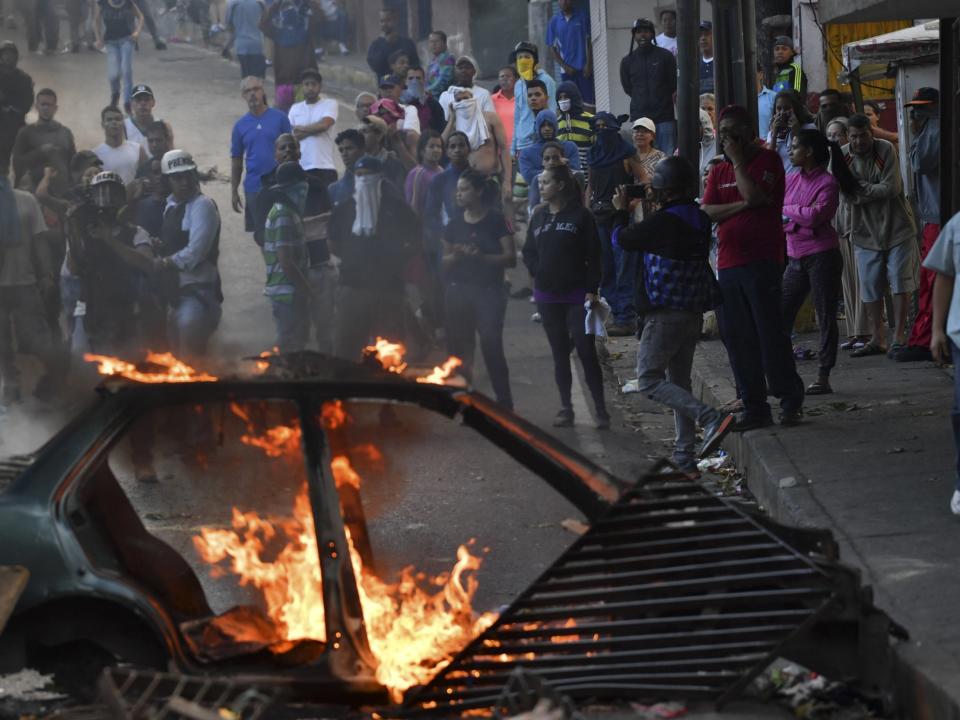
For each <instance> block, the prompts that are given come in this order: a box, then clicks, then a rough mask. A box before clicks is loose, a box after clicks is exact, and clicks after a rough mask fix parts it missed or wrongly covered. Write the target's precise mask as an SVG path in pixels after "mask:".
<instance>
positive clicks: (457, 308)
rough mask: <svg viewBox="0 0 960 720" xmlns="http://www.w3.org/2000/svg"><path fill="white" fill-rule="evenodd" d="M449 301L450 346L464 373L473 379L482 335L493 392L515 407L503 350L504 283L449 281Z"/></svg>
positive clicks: (505, 302) (505, 308)
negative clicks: (478, 283)
mask: <svg viewBox="0 0 960 720" xmlns="http://www.w3.org/2000/svg"><path fill="white" fill-rule="evenodd" d="M446 300H447V302H446V313H445V316H444V319H445V320H446V326H447V328H446V329H447V349H448V350H449V351H450V354H451V355H456V356H457V357H459V358H460V359H461V360H463V375H464V377H466V378H467V379H468V380H471V379H472V374H473V366H474V364H473V357H474V353H475V350H476V338H477V337H478V336H479V338H480V352H481V353H483V364H484V365H486V367H487V375H489V376H490V384H491V385H493V394H494V395H495V396H496V398H497V402H498V403H500V404H501V405H503V406H504V407H507V408H510V409H511V410H512V409H513V395H512V394H511V392H510V370H509V369H508V367H507V358H506V355H505V354H504V352H503V321H504V318H505V316H506V313H507V293H506V291H505V290H504V288H503V285H497V286H495V287H484V286H482V285H471V284H468V283H460V284H455V283H449V284H448V285H447V295H446Z"/></svg>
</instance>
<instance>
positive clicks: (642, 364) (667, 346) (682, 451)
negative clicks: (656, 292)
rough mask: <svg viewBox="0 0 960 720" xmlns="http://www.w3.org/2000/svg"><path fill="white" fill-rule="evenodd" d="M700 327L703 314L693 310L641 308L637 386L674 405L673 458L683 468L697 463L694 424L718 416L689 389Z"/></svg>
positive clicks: (654, 397) (651, 395)
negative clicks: (641, 323) (674, 437)
mask: <svg viewBox="0 0 960 720" xmlns="http://www.w3.org/2000/svg"><path fill="white" fill-rule="evenodd" d="M702 326H703V315H702V313H698V312H690V311H688V310H669V309H663V310H654V311H652V312H648V313H645V314H644V318H643V330H642V331H641V334H640V346H639V347H638V348H637V385H638V387H639V389H640V392H642V393H643V394H644V395H646V396H647V397H648V398H650V399H651V400H654V401H656V402H658V403H661V404H663V405H666V406H667V407H669V408H672V409H673V421H674V427H675V428H676V440H675V441H674V449H673V460H674V462H675V463H676V464H677V465H678V466H679V467H680V468H681V469H684V470H687V469H689V468H690V466H691V465H695V464H696V447H695V444H696V433H697V423H700V426H701V427H705V426H706V425H707V424H709V423H711V422H714V421H715V420H717V418H719V417H720V413H719V412H717V411H716V410H715V409H713V408H712V407H710V406H709V405H706V404H704V403H702V402H700V401H699V400H697V398H695V397H694V396H693V395H692V394H691V388H692V383H691V380H690V373H691V370H692V369H693V354H694V352H695V351H696V349H697V340H699V339H700V329H701V327H702Z"/></svg>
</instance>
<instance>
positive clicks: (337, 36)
mask: <svg viewBox="0 0 960 720" xmlns="http://www.w3.org/2000/svg"><path fill="white" fill-rule="evenodd" d="M347 32H348V28H347V13H346V11H345V10H344V9H343V8H337V14H336V16H335V17H334V18H333V20H327V19H326V18H324V19H323V21H322V22H321V23H320V39H322V40H336V41H337V42H338V43H343V44H344V45H346V44H347Z"/></svg>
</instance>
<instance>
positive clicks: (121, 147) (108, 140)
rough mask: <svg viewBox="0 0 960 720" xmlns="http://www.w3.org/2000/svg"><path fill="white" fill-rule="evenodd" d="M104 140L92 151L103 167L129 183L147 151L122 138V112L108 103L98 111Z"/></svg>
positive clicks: (137, 144)
mask: <svg viewBox="0 0 960 720" xmlns="http://www.w3.org/2000/svg"><path fill="white" fill-rule="evenodd" d="M100 124H101V126H102V127H103V136H104V142H103V143H102V144H100V145H97V146H96V147H95V148H94V149H93V152H94V153H96V155H97V157H98V158H100V161H101V162H102V163H103V169H104V170H109V171H111V172H115V173H116V174H117V175H119V176H120V179H121V180H123V183H124V185H129V184H130V183H132V182H133V180H134V178H136V177H137V168H139V167H140V164H141V163H144V162H146V160H147V151H146V150H144V149H143V146H142V145H140V144H139V143H135V142H132V141H130V140H127V139H125V138H124V129H123V113H122V112H121V111H120V110H119V108H117V107H115V106H114V105H108V106H107V107H105V108H104V109H103V110H102V111H101V113H100Z"/></svg>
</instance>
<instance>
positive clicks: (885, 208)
mask: <svg viewBox="0 0 960 720" xmlns="http://www.w3.org/2000/svg"><path fill="white" fill-rule="evenodd" d="M847 124H848V125H849V127H850V133H849V137H850V142H849V144H848V145H847V146H846V147H844V149H843V155H844V158H845V159H846V161H847V164H848V165H849V166H850V170H851V171H852V172H853V175H854V177H856V178H857V180H859V181H860V189H859V190H858V191H857V194H856V195H855V196H854V197H853V198H851V199H850V201H849V202H850V242H851V243H853V254H854V258H855V260H856V263H857V273H858V275H859V278H860V298H861V299H862V300H863V304H864V305H865V306H866V308H867V315H868V316H869V317H870V325H871V328H872V332H873V336H872V337H871V339H870V342H868V343H867V344H866V345H864V346H863V347H862V348H860V349H859V350H854V351H853V352H852V353H851V354H850V356H851V357H866V356H868V355H882V354H884V353H887V352H888V350H887V342H886V331H885V329H884V327H883V298H884V295H885V294H886V292H887V290H889V291H890V293H892V294H893V296H894V297H893V304H894V313H895V316H896V323H895V334H894V338H893V344H892V345H891V346H890V350H889V355H890V357H893V356H894V355H895V354H896V353H897V352H899V350H901V349H902V348H903V347H904V346H905V345H906V343H907V313H908V312H909V310H910V294H911V293H912V292H913V291H914V290H916V289H917V228H916V226H915V225H914V222H913V214H912V213H911V212H910V208H909V206H908V205H907V201H906V198H904V196H903V182H902V181H901V179H900V163H899V162H898V161H897V151H896V149H895V148H894V147H893V145H892V144H891V143H889V142H887V141H886V140H881V139H880V138H875V137H873V133H872V132H871V129H870V120H869V118H868V117H867V116H866V115H860V114H856V115H852V116H851V117H850V119H849V120H848V121H847Z"/></svg>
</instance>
